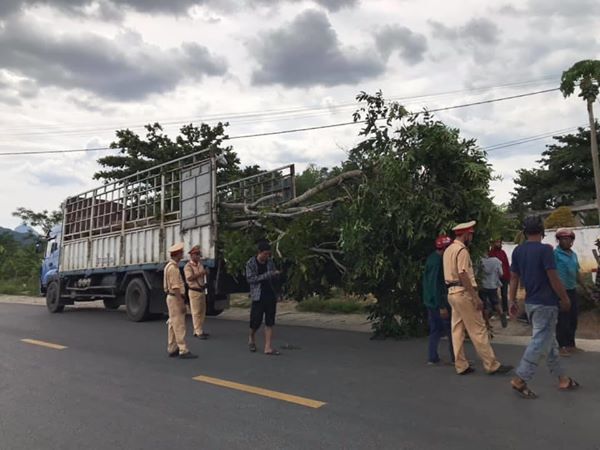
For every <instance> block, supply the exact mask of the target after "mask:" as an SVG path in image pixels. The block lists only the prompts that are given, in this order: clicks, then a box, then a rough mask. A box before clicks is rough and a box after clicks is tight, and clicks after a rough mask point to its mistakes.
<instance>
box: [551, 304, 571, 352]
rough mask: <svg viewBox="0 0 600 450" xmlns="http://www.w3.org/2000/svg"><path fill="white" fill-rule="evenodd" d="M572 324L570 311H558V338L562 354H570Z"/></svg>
mask: <svg viewBox="0 0 600 450" xmlns="http://www.w3.org/2000/svg"><path fill="white" fill-rule="evenodd" d="M570 326H571V316H570V314H569V312H568V311H566V312H565V311H559V312H558V321H557V322H556V330H555V333H556V340H557V341H558V346H559V347H560V351H561V354H564V356H568V354H567V347H569V334H570V333H569V328H570Z"/></svg>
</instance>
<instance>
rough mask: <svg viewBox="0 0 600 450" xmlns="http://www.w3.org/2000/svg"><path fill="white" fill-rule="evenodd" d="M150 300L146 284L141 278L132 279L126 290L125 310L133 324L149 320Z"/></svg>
mask: <svg viewBox="0 0 600 450" xmlns="http://www.w3.org/2000/svg"><path fill="white" fill-rule="evenodd" d="M149 300H150V295H149V294H148V288H147V287H146V283H144V281H143V280H142V279H141V278H134V279H132V280H131V281H130V282H129V284H128V285H127V289H126V290H125V308H126V310H127V317H128V318H129V320H131V321H133V322H143V321H144V320H147V319H148V317H149V315H150V312H149V308H148V306H149V304H150V302H149Z"/></svg>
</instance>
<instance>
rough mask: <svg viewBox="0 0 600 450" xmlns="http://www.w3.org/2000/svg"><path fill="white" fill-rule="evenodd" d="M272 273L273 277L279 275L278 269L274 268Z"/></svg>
mask: <svg viewBox="0 0 600 450" xmlns="http://www.w3.org/2000/svg"><path fill="white" fill-rule="evenodd" d="M272 273H273V276H274V277H278V276H279V275H281V271H280V270H274V271H273V272H272Z"/></svg>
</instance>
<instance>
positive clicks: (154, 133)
mask: <svg viewBox="0 0 600 450" xmlns="http://www.w3.org/2000/svg"><path fill="white" fill-rule="evenodd" d="M228 125H229V124H228V123H222V122H219V123H217V124H216V125H214V126H210V125H208V124H205V123H203V124H200V126H194V125H193V124H189V125H185V126H183V127H181V129H180V135H179V136H177V137H176V138H175V140H173V139H171V138H170V137H169V136H168V135H166V134H165V133H164V132H163V128H162V126H161V125H160V124H158V123H154V124H152V125H146V127H145V128H146V136H145V139H143V138H141V137H140V136H139V135H138V134H136V133H134V132H133V131H131V130H129V129H126V130H117V131H116V136H117V140H116V141H114V142H112V143H111V144H110V147H111V148H114V149H119V150H120V152H119V153H120V154H118V155H109V156H104V157H102V158H99V159H98V164H99V165H100V166H102V167H103V168H104V169H103V170H100V171H98V172H96V173H95V174H94V179H96V180H104V181H106V182H109V181H115V180H118V179H120V178H123V177H127V176H129V175H133V174H134V173H136V172H138V171H141V170H146V169H149V168H151V167H153V166H155V165H157V164H161V163H166V162H169V161H172V160H174V159H178V158H182V157H184V156H187V155H191V154H192V153H196V152H199V151H201V150H210V151H213V152H214V154H216V155H221V156H222V160H223V161H224V162H225V164H220V165H219V168H218V170H217V177H218V180H217V181H218V183H219V184H223V183H227V182H230V181H233V180H236V179H239V178H244V177H246V176H250V175H254V174H256V173H258V172H259V170H260V169H259V167H258V166H257V165H253V166H249V167H245V168H242V167H241V166H240V159H239V158H238V155H237V154H236V153H235V152H234V151H233V148H232V147H231V146H225V145H224V141H226V140H227V139H228V136H227V135H226V134H225V129H226V127H227V126H228Z"/></svg>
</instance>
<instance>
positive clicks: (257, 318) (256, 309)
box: [248, 301, 263, 351]
mask: <svg viewBox="0 0 600 450" xmlns="http://www.w3.org/2000/svg"><path fill="white" fill-rule="evenodd" d="M262 318H263V308H262V301H257V302H252V305H251V306H250V335H249V336H248V345H250V346H251V348H250V350H252V351H256V331H257V330H258V329H259V328H260V326H261V324H262Z"/></svg>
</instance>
